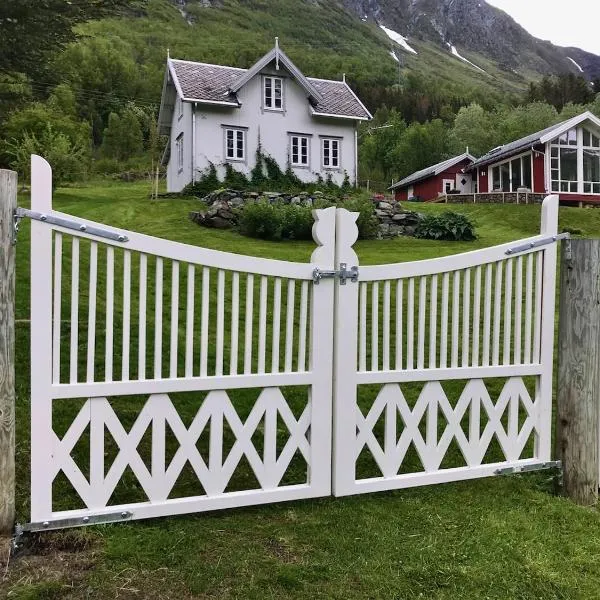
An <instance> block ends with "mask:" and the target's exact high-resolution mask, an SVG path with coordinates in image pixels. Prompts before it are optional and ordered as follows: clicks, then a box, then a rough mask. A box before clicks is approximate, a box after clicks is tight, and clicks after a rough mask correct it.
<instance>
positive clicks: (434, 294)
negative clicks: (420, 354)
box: [429, 275, 438, 369]
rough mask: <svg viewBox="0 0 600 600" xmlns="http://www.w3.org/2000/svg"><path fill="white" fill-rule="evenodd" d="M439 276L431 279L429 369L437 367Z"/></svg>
mask: <svg viewBox="0 0 600 600" xmlns="http://www.w3.org/2000/svg"><path fill="white" fill-rule="evenodd" d="M437 298H438V276H437V275H433V276H432V277H431V292H430V294H429V368H430V369H435V368H436V365H437V309H438V306H437V304H438V300H437Z"/></svg>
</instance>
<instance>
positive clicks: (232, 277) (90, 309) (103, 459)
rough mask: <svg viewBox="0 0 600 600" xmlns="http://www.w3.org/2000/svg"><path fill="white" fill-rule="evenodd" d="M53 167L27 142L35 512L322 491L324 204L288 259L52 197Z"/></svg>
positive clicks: (206, 506) (127, 513) (326, 322)
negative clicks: (171, 234)
mask: <svg viewBox="0 0 600 600" xmlns="http://www.w3.org/2000/svg"><path fill="white" fill-rule="evenodd" d="M51 177H52V174H51V170H50V167H49V165H48V164H47V163H46V162H45V161H44V160H43V159H41V158H39V157H34V158H33V164H32V200H31V211H32V212H31V213H28V216H30V217H32V229H31V237H32V255H31V276H32V282H31V331H32V348H31V373H32V376H31V519H32V524H31V526H30V529H33V528H42V529H43V528H53V527H61V526H67V525H77V524H83V523H88V522H99V521H112V520H121V519H129V518H135V519H139V518H146V517H155V516H160V515H167V514H169V515H172V514H181V513H188V512H192V511H203V510H212V509H217V508H226V507H233V506H244V505H249V504H261V503H266V502H274V501H281V500H291V499H298V498H307V497H314V496H324V495H328V494H329V493H330V490H331V467H330V461H329V458H330V456H331V406H332V400H331V398H332V379H331V363H332V352H333V321H332V318H331V316H332V313H333V292H334V286H333V282H327V284H323V285H320V286H313V285H312V277H313V269H314V268H315V267H319V268H320V269H322V270H327V269H332V268H333V266H334V245H333V240H334V239H335V209H326V210H321V211H318V221H317V222H316V224H315V226H314V235H315V239H316V240H322V242H323V243H322V245H321V246H320V247H318V248H317V249H316V250H315V252H314V253H313V255H312V259H311V262H310V263H306V264H304V263H294V262H283V261H277V260H267V259H262V258H253V257H249V256H241V255H237V254H229V253H224V252H216V251H212V250H207V249H204V248H199V247H194V246H187V245H184V244H178V243H175V242H170V241H166V240H163V239H158V238H154V237H149V236H145V235H140V234H137V233H133V232H129V231H115V230H111V229H107V228H106V227H105V226H103V225H100V224H98V223H92V222H90V221H85V220H82V219H78V218H75V217H72V216H69V215H65V214H61V213H58V212H56V211H53V210H52V205H51V190H52V182H51ZM106 236H108V237H106ZM82 457H83V458H82ZM74 499H75V501H76V502H75V503H74V501H73V500H74ZM74 504H75V505H74Z"/></svg>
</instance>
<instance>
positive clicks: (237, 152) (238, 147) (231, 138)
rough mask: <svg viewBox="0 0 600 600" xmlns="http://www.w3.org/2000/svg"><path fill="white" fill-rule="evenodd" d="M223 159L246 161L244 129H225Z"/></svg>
mask: <svg viewBox="0 0 600 600" xmlns="http://www.w3.org/2000/svg"><path fill="white" fill-rule="evenodd" d="M225 158H226V159H227V160H246V131H245V130H244V129H229V128H227V129H225Z"/></svg>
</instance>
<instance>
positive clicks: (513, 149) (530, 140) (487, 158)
mask: <svg viewBox="0 0 600 600" xmlns="http://www.w3.org/2000/svg"><path fill="white" fill-rule="evenodd" d="M588 120H589V121H592V122H594V123H595V124H596V125H597V126H598V125H600V121H599V120H598V118H597V117H596V116H595V115H593V114H592V113H590V112H585V113H582V114H581V115H577V116H576V117H573V118H571V119H567V120H566V121H562V122H560V123H557V124H556V125H551V126H550V127H546V129H542V130H541V131H536V132H535V133H532V134H530V135H527V136H525V137H523V138H521V139H519V140H515V141H514V142H510V143H508V144H504V145H503V146H498V147H497V148H494V149H493V150H490V151H489V152H488V153H487V154H484V155H483V156H482V157H481V158H478V159H477V160H476V161H475V162H474V163H473V164H472V165H471V166H470V167H469V169H473V168H476V167H481V166H483V165H487V164H490V163H492V162H496V161H499V160H502V159H503V158H506V157H508V156H511V155H513V154H516V153H517V152H520V151H521V150H525V149H527V148H531V146H535V145H537V144H540V143H546V142H548V141H550V140H551V139H554V138H555V137H557V136H559V135H560V134H561V133H563V131H566V130H567V129H570V128H571V127H575V126H576V125H579V124H580V123H582V122H583V121H588Z"/></svg>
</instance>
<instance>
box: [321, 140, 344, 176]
mask: <svg viewBox="0 0 600 600" xmlns="http://www.w3.org/2000/svg"><path fill="white" fill-rule="evenodd" d="M340 153H341V141H340V140H338V139H333V138H323V139H322V140H321V156H322V161H321V162H322V165H323V167H324V168H325V169H338V168H339V166H340V164H341V161H340Z"/></svg>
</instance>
